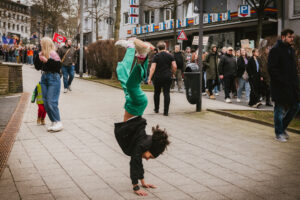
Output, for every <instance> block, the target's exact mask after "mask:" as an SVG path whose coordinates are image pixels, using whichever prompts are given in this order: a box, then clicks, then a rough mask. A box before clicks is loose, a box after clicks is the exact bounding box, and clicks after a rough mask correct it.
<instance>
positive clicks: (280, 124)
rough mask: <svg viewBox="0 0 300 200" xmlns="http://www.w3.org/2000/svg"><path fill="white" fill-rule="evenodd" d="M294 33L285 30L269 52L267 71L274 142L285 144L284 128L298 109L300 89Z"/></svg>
mask: <svg viewBox="0 0 300 200" xmlns="http://www.w3.org/2000/svg"><path fill="white" fill-rule="evenodd" d="M294 37H295V36H294V31H293V30H291V29H285V30H283V31H282V32H281V40H278V41H277V43H276V45H275V46H274V47H273V48H272V49H271V50H270V53H269V57H268V71H269V73H270V78H271V96H272V100H273V101H274V102H275V107H274V126H275V135H276V138H275V139H276V140H278V141H280V142H286V141H287V139H289V135H288V134H287V132H286V128H287V127H288V125H289V123H290V122H291V121H292V120H293V118H294V117H295V116H296V115H297V113H298V111H299V109H300V89H299V80H298V76H297V63H296V59H295V58H296V56H295V50H294V49H293V48H292V46H291V45H292V44H293V41H294Z"/></svg>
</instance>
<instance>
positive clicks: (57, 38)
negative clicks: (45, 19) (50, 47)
mask: <svg viewBox="0 0 300 200" xmlns="http://www.w3.org/2000/svg"><path fill="white" fill-rule="evenodd" d="M66 40H67V38H66V37H64V36H62V35H59V34H58V33H54V36H53V41H54V42H57V43H58V44H60V43H64V42H65V41H66Z"/></svg>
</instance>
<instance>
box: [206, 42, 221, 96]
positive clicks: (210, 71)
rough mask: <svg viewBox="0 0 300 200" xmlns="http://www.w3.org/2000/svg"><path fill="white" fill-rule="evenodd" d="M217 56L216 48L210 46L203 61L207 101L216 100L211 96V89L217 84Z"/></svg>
mask: <svg viewBox="0 0 300 200" xmlns="http://www.w3.org/2000/svg"><path fill="white" fill-rule="evenodd" d="M218 63H219V56H218V53H217V46H216V45H212V46H211V51H210V52H209V54H208V55H207V56H206V57H205V59H204V62H203V64H204V68H205V70H206V84H207V89H208V96H209V99H213V100H214V99H216V97H215V96H214V94H213V89H214V87H215V86H217V85H218V84H219V73H218Z"/></svg>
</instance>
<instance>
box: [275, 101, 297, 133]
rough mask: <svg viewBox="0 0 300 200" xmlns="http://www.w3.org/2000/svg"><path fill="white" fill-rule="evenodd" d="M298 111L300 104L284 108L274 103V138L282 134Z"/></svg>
mask: <svg viewBox="0 0 300 200" xmlns="http://www.w3.org/2000/svg"><path fill="white" fill-rule="evenodd" d="M299 110H300V103H295V104H294V105H291V106H288V107H287V106H284V105H280V104H277V103H276V102H275V107H274V126H275V134H276V137H278V136H279V135H281V134H283V133H284V131H285V130H286V128H287V127H288V125H289V123H290V122H291V121H292V120H293V118H294V117H295V116H296V115H297V113H298V111H299Z"/></svg>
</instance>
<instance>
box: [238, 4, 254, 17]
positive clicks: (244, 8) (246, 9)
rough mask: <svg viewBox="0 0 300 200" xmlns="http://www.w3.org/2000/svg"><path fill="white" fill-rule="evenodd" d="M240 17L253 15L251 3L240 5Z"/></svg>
mask: <svg viewBox="0 0 300 200" xmlns="http://www.w3.org/2000/svg"><path fill="white" fill-rule="evenodd" d="M238 16H239V17H250V16H251V8H250V6H249V5H241V6H240V7H239V12H238Z"/></svg>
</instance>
